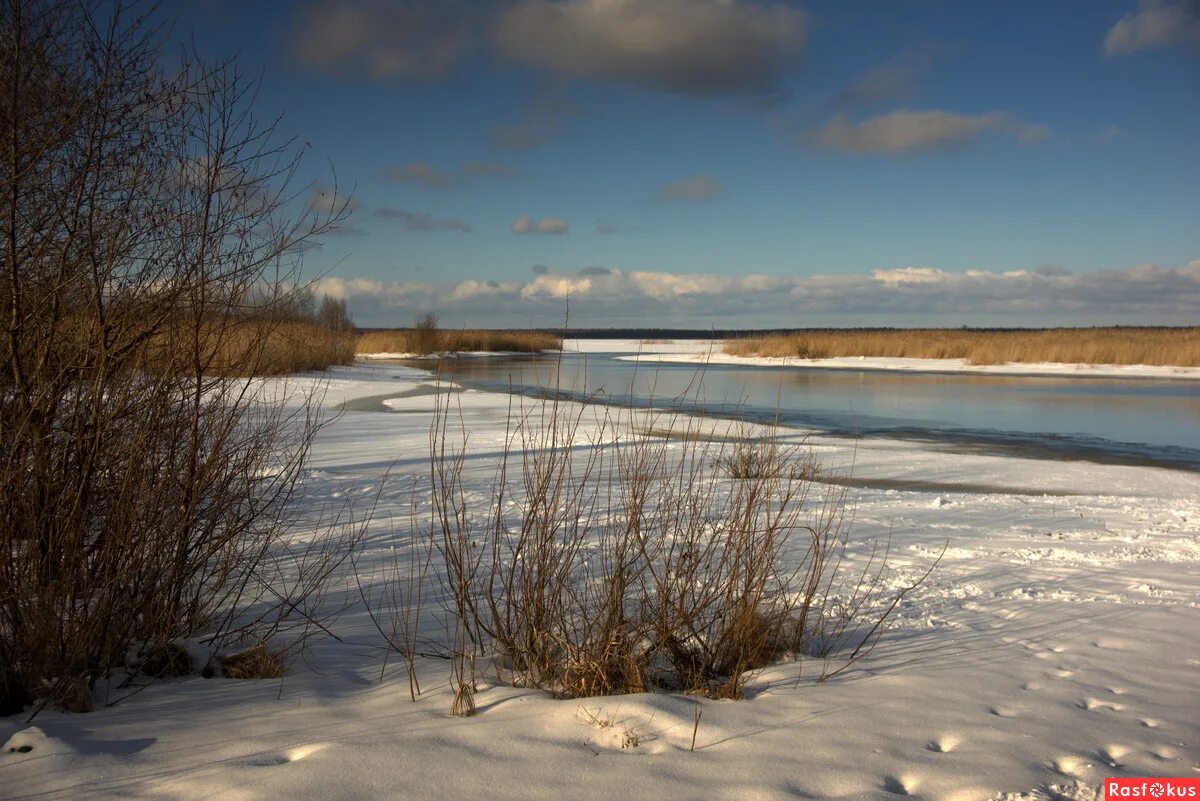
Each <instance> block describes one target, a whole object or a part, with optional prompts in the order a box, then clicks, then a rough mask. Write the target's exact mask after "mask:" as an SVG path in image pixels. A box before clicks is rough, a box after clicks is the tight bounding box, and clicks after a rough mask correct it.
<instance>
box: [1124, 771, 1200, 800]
mask: <svg viewBox="0 0 1200 801" xmlns="http://www.w3.org/2000/svg"><path fill="white" fill-rule="evenodd" d="M1104 798H1105V801H1109V799H1114V798H1147V799H1151V800H1152V801H1153V800H1154V799H1160V798H1161V799H1164V800H1165V799H1168V798H1196V799H1200V778H1197V779H1171V778H1166V777H1162V778H1136V779H1105V780H1104Z"/></svg>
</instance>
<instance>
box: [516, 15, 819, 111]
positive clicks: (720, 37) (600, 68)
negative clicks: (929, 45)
mask: <svg viewBox="0 0 1200 801" xmlns="http://www.w3.org/2000/svg"><path fill="white" fill-rule="evenodd" d="M805 34H806V19H805V16H804V13H803V12H802V11H800V10H799V9H797V8H795V7H793V6H791V5H789V4H788V3H784V2H747V1H746V0H519V2H516V3H515V4H513V5H512V6H510V7H509V8H508V9H507V10H506V11H505V12H504V13H503V14H502V16H501V17H500V21H499V26H498V28H497V32H496V43H497V45H498V47H499V50H500V52H501V53H503V54H504V55H505V56H507V57H508V58H509V59H511V60H513V61H516V62H518V63H521V64H525V65H527V66H530V67H534V68H537V69H541V70H545V71H547V72H549V73H551V74H553V75H556V76H562V77H566V78H589V79H596V80H602V81H610V82H618V83H629V84H634V85H637V86H641V87H644V88H649V89H658V90H665V91H670V92H678V93H682V94H693V95H718V94H764V93H768V92H771V91H774V90H775V89H777V88H778V86H779V84H780V82H781V79H782V76H783V72H784V70H785V69H786V68H787V66H788V65H789V64H790V63H791V62H792V61H793V60H794V59H795V58H796V57H797V56H798V55H799V53H800V51H801V49H802V48H803V46H804V41H805Z"/></svg>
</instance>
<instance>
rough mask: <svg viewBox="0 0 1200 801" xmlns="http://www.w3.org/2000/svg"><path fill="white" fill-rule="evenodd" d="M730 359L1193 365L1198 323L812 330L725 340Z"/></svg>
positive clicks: (1199, 342) (1199, 353) (1197, 361)
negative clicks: (872, 358) (855, 358)
mask: <svg viewBox="0 0 1200 801" xmlns="http://www.w3.org/2000/svg"><path fill="white" fill-rule="evenodd" d="M725 352H726V353H728V354H731V355H733V356H791V357H799V358H803V359H828V358H833V357H837V356H887V357H904V358H917V359H966V360H967V361H968V362H970V363H971V364H1002V363H1005V362H1059V363H1065V364H1076V363H1085V364H1153V365H1172V366H1183V367H1196V366H1200V328H1051V329H1040V330H1013V331H984V330H970V329H966V330H964V329H937V328H931V329H911V330H814V331H802V332H797V333H794V334H779V335H775V336H766V337H756V338H747V339H734V340H730V341H729V342H727V343H726V345H725Z"/></svg>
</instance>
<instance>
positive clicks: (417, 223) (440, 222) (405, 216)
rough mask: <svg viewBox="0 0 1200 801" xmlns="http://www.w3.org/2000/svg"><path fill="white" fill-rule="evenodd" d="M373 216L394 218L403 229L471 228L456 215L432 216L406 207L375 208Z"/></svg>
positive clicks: (448, 229) (427, 230)
mask: <svg viewBox="0 0 1200 801" xmlns="http://www.w3.org/2000/svg"><path fill="white" fill-rule="evenodd" d="M375 216H376V217H379V218H380V219H384V220H394V221H396V222H398V223H400V225H401V227H403V228H404V230H405V231H416V232H429V231H462V232H467V231H470V230H471V226H470V225H468V224H467V223H465V222H463V221H462V220H460V219H459V218H458V217H447V218H441V217H434V216H433V215H432V214H429V213H427V212H424V211H408V210H407V209H396V208H390V207H387V206H385V207H383V208H379V209H375Z"/></svg>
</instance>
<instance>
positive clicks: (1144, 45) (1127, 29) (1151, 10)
mask: <svg viewBox="0 0 1200 801" xmlns="http://www.w3.org/2000/svg"><path fill="white" fill-rule="evenodd" d="M1172 45H1183V46H1185V47H1190V48H1192V49H1195V50H1200V2H1197V0H1175V2H1170V1H1169V0H1141V2H1139V3H1138V9H1137V11H1133V12H1131V13H1129V14H1126V15H1125V16H1124V17H1122V18H1121V19H1120V20H1119V21H1118V22H1117V23H1116V24H1115V25H1113V26H1112V28H1110V29H1109V31H1108V36H1106V37H1105V38H1104V53H1105V55H1108V56H1122V55H1127V54H1129V53H1137V52H1140V51H1142V50H1151V49H1154V48H1159V47H1170V46H1172Z"/></svg>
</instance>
